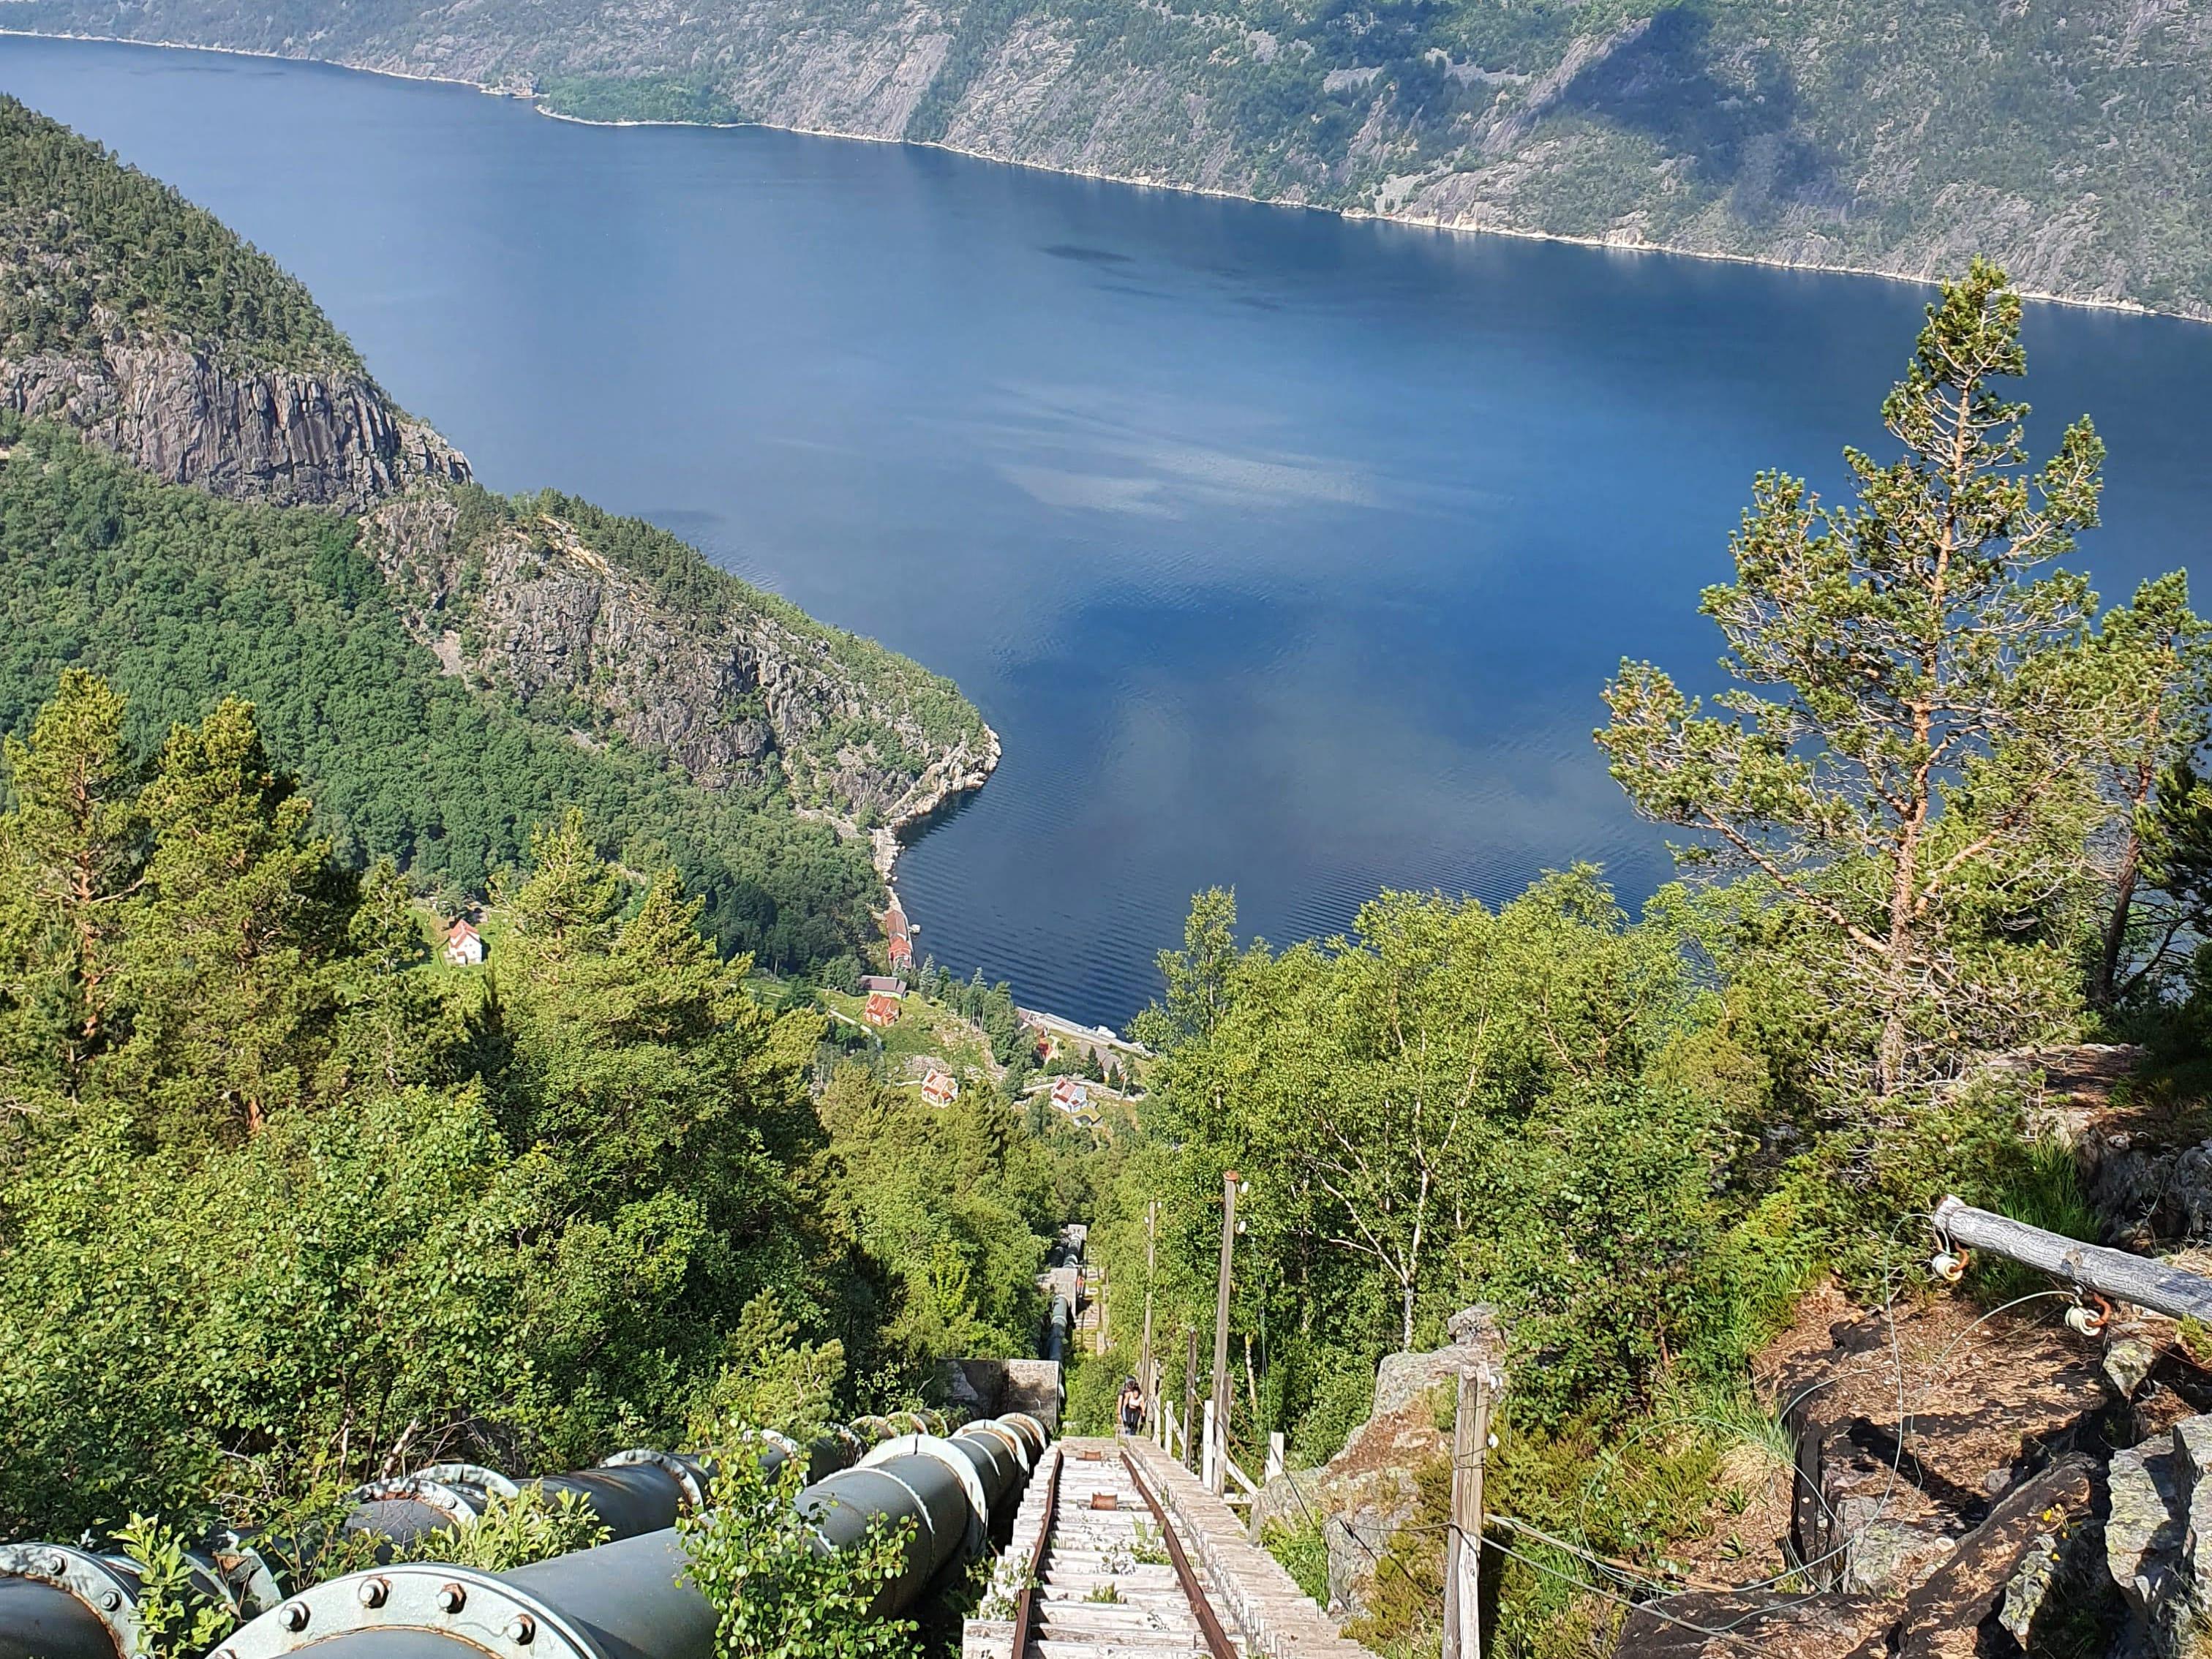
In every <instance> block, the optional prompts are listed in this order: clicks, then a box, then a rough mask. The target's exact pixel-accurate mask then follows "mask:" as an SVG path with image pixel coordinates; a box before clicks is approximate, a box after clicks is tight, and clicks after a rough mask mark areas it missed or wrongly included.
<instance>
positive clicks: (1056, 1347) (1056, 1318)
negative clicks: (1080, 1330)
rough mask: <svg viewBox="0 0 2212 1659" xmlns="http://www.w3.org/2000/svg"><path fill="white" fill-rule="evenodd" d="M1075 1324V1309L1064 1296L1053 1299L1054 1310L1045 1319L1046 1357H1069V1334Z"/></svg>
mask: <svg viewBox="0 0 2212 1659" xmlns="http://www.w3.org/2000/svg"><path fill="white" fill-rule="evenodd" d="M1074 1324H1075V1310H1073V1308H1071V1307H1069V1306H1068V1304H1067V1298H1066V1297H1064V1296H1055V1297H1053V1299H1052V1312H1051V1314H1050V1316H1048V1318H1047V1319H1046V1321H1045V1328H1044V1357H1045V1358H1047V1359H1066V1358H1067V1334H1068V1332H1069V1331H1070V1330H1071V1329H1072V1328H1073V1327H1074Z"/></svg>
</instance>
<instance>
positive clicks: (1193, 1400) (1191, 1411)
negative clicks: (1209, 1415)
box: [1182, 1325, 1198, 1469]
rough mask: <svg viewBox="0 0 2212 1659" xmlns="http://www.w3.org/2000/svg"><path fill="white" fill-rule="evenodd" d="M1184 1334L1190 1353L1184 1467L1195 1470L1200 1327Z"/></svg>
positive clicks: (1185, 1393)
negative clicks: (1192, 1458)
mask: <svg viewBox="0 0 2212 1659" xmlns="http://www.w3.org/2000/svg"><path fill="white" fill-rule="evenodd" d="M1183 1334H1184V1336H1185V1337H1187V1338H1188V1346H1189V1350H1190V1351H1189V1352H1188V1353H1187V1354H1186V1355H1185V1356H1184V1357H1183V1362H1182V1466H1183V1468H1187V1469H1194V1468H1197V1467H1198V1466H1197V1465H1196V1464H1195V1463H1193V1462H1191V1461H1190V1437H1191V1435H1192V1433H1193V1432H1194V1431H1195V1430H1196V1429H1197V1427H1198V1327H1197V1326H1195V1325H1193V1326H1190V1327H1189V1328H1187V1329H1186V1330H1185V1331H1184V1332H1183Z"/></svg>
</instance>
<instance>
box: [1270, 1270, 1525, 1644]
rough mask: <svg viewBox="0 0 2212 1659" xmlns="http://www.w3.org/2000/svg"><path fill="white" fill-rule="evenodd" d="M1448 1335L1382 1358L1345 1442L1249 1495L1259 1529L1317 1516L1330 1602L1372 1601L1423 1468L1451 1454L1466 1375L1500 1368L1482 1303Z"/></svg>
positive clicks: (1494, 1331)
mask: <svg viewBox="0 0 2212 1659" xmlns="http://www.w3.org/2000/svg"><path fill="white" fill-rule="evenodd" d="M1445 1334H1446V1335H1447V1336H1448V1337H1449V1339H1450V1340H1449V1341H1448V1342H1447V1343H1446V1344H1445V1345H1444V1346H1443V1347H1441V1348H1435V1349H1431V1350H1430V1351H1428V1352H1420V1353H1394V1354H1390V1355H1389V1356H1387V1357H1386V1358H1384V1359H1383V1363H1382V1364H1380V1365H1379V1366H1377V1367H1376V1374H1375V1404H1374V1407H1373V1408H1372V1409H1371V1410H1370V1412H1369V1413H1368V1415H1367V1420H1366V1421H1365V1422H1364V1423H1362V1424H1361V1425H1359V1426H1358V1428H1356V1429H1354V1430H1353V1431H1352V1433H1351V1435H1350V1437H1348V1438H1346V1441H1345V1443H1344V1449H1343V1450H1342V1451H1340V1452H1339V1453H1337V1455H1335V1456H1334V1457H1333V1458H1331V1459H1330V1460H1329V1461H1328V1463H1327V1464H1325V1465H1324V1466H1323V1467H1322V1468H1318V1469H1305V1470H1297V1471H1293V1472H1291V1473H1286V1474H1279V1475H1278V1476H1276V1477H1275V1478H1274V1479H1273V1480H1270V1481H1269V1482H1268V1483H1267V1486H1265V1487H1263V1488H1262V1489H1261V1492H1260V1494H1259V1496H1258V1497H1257V1498H1255V1499H1254V1500H1253V1505H1252V1527H1253V1530H1254V1532H1255V1534H1256V1533H1257V1532H1259V1531H1261V1530H1262V1529H1263V1528H1266V1527H1267V1525H1268V1524H1269V1523H1270V1522H1274V1523H1279V1524H1280V1525H1283V1526H1287V1527H1292V1528H1299V1527H1306V1526H1310V1525H1312V1524H1313V1523H1314V1522H1316V1521H1317V1522H1320V1523H1321V1526H1322V1536H1323V1537H1324V1538H1325V1539H1326V1541H1327V1542H1328V1592H1329V1611H1331V1612H1332V1613H1346V1614H1358V1613H1364V1612H1366V1611H1367V1606H1366V1598H1367V1594H1368V1591H1369V1589H1370V1587H1371V1586H1372V1584H1373V1583H1374V1579H1375V1571H1376V1564H1377V1563H1379V1562H1380V1561H1381V1559H1383V1554H1384V1553H1385V1552H1387V1551H1388V1550H1389V1547H1390V1541H1391V1540H1392V1538H1393V1537H1395V1534H1397V1532H1398V1530H1399V1529H1400V1528H1401V1527H1403V1526H1404V1525H1405V1524H1406V1523H1407V1522H1408V1521H1410V1520H1411V1519H1412V1518H1413V1512H1414V1510H1415V1509H1416V1507H1417V1506H1418V1505H1419V1502H1420V1479H1419V1475H1420V1472H1421V1471H1422V1470H1423V1469H1425V1468H1433V1467H1434V1466H1435V1465H1436V1464H1437V1462H1438V1461H1439V1460H1441V1459H1448V1458H1449V1456H1450V1455H1451V1420H1452V1411H1453V1404H1454V1396H1455V1393H1456V1390H1457V1389H1458V1387H1459V1383H1460V1379H1461V1378H1462V1377H1463V1376H1476V1375H1479V1374H1480V1375H1487V1376H1491V1377H1492V1378H1493V1379H1497V1378H1501V1377H1502V1376H1504V1355H1505V1337H1504V1331H1503V1330H1502V1329H1501V1328H1499V1326H1498V1319H1497V1316H1496V1315H1494V1314H1493V1313H1492V1311H1491V1310H1489V1309H1488V1308H1486V1307H1480V1306H1478V1307H1473V1308H1468V1309H1465V1310H1462V1311H1461V1312H1459V1313H1456V1314H1454V1315H1453V1316H1451V1318H1450V1320H1449V1322H1447V1323H1446V1325H1445Z"/></svg>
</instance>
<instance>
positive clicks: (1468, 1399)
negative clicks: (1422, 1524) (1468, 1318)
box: [1443, 1368, 1491, 1659]
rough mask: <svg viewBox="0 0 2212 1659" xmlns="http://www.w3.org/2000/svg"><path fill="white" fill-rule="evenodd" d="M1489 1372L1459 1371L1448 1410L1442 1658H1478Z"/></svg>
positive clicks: (1488, 1448)
mask: <svg viewBox="0 0 2212 1659" xmlns="http://www.w3.org/2000/svg"><path fill="white" fill-rule="evenodd" d="M1490 1385H1491V1379H1490V1377H1489V1376H1488V1375H1487V1374H1486V1372H1484V1371H1482V1370H1480V1368H1478V1369H1476V1370H1472V1371H1462V1373H1460V1379H1459V1407H1458V1409H1457V1410H1456V1411H1455V1412H1454V1413H1453V1415H1452V1490H1451V1529H1450V1531H1449V1532H1448V1533H1446V1534H1444V1639H1443V1659H1482V1600H1481V1596H1480V1594H1479V1587H1480V1573H1481V1570H1482V1463H1483V1459H1484V1457H1485V1455H1486V1454H1487V1453H1488V1452H1489V1450H1490Z"/></svg>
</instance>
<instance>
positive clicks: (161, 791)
mask: <svg viewBox="0 0 2212 1659" xmlns="http://www.w3.org/2000/svg"><path fill="white" fill-rule="evenodd" d="M140 800H141V805H142V806H143V810H144V812H145V815H146V820H147V823H148V827H149V829H150V831H151V833H152V836H153V851H152V855H151V856H150V857H149V860H147V864H146V869H145V875H144V890H143V893H142V894H141V895H140V896H139V897H138V899H137V902H136V905H135V927H136V937H135V938H134V939H133V940H132V945H131V962H130V965H129V971H128V975H127V980H128V985H129V991H130V996H131V1003H132V1010H133V1013H132V1019H133V1024H132V1031H131V1041H130V1042H129V1044H128V1045H127V1048H126V1051H125V1054H124V1055H123V1056H122V1057H121V1058H122V1063H123V1064H124V1065H125V1066H126V1068H127V1071H128V1073H130V1074H131V1075H133V1076H135V1077H136V1078H137V1079H141V1080H142V1082H141V1086H143V1090H144V1091H145V1097H146V1099H147V1103H148V1104H149V1107H150V1108H151V1109H152V1111H153V1113H154V1115H155V1118H156V1119H157V1120H159V1121H160V1123H161V1132H162V1133H165V1134H175V1135H178V1136H180V1137H183V1138H185V1139H194V1138H197V1137H198V1136H200V1135H202V1134H205V1133H213V1134H215V1135H216V1136H218V1137H220V1138H224V1139H228V1138H229V1137H230V1136H232V1135H234V1134H235V1133H246V1134H252V1133H255V1132H257V1131H258V1130H259V1129H260V1128H261V1127H262V1126H263V1125H264V1123H265V1122H266V1121H268V1118H269V1115H270V1113H271V1112H273V1111H274V1110H276V1109H277V1108H279V1107H280V1106H282V1105H285V1104H288V1103H295V1102H297V1101H299V1100H301V1099H302V1098H303V1097H305V1096H306V1095H307V1092H308V1085H309V1081H310V1079H311V1078H312V1076H313V1069H314V1066H315V1064H316V1062H317V1060H319V1057H320V1055H321V1054H322V1053H323V1052H324V1051H325V1049H326V1048H327V1042H328V1034H329V1028H330V1024H331V1018H332V1016H333V1014H334V1012H335V1010H336V1006H337V1000H336V993H335V986H334V983H333V981H332V977H331V972H330V969H331V967H332V965H333V964H334V963H336V962H337V960H338V959H339V958H340V957H342V956H343V952H344V951H345V948H346V940H345V928H346V924H347V921H348V920H349V909H350V905H349V899H350V897H351V894H350V892H349V889H350V888H351V887H352V885H353V884H352V883H351V882H350V881H349V879H347V878H345V877H344V876H343V874H342V873H341V872H339V871H337V869H336V868H335V866H333V864H332V861H331V846H330V842H328V841H327V840H325V838H324V837H322V836H319V835H316V834H315V833H313V829H312V828H311V827H310V821H311V819H312V817H313V805H312V804H311V803H310V802H309V801H308V799H307V797H306V796H305V795H302V794H301V793H299V792H298V789H297V787H296V786H295V782H294V781H293V780H292V779H290V778H288V777H285V776H283V775H280V774H278V773H277V772H276V771H275V770H274V769H272V768H271V767H270V763H269V759H268V757H267V755H266V754H265V753H264V751H263V750H262V746H261V737H260V733H259V732H258V731H257V730H256V729H255V727H254V722H253V708H252V705H251V704H249V703H244V702H238V701H236V700H235V699H231V698H226V699H225V700H224V701H223V702H222V703H220V704H218V705H217V706H216V708H215V710H214V711H213V712H212V713H211V714H209V715H208V717H207V718H206V719H205V720H203V721H201V722H200V724H198V725H197V726H176V727H174V728H173V729H172V730H171V732H170V733H169V738H168V741H167V743H166V744H164V745H163V746H162V750H161V757H160V760H159V762H158V763H157V764H156V767H155V775H154V778H153V781H151V782H150V783H149V784H148V785H147V787H146V790H145V793H143V796H142V797H141V798H140Z"/></svg>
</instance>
